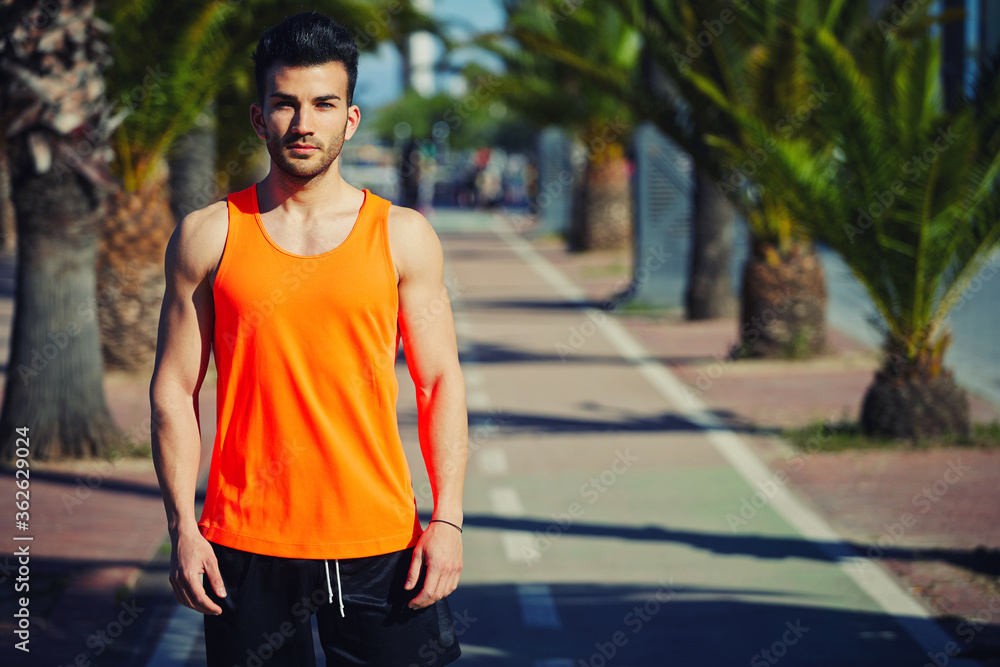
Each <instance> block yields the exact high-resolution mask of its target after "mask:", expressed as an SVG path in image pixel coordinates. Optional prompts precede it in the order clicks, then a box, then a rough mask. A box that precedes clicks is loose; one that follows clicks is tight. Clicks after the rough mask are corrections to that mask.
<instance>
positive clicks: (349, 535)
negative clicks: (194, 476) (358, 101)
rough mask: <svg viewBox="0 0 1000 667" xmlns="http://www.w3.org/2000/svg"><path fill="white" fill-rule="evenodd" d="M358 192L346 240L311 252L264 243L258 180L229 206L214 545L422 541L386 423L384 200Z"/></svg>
mask: <svg viewBox="0 0 1000 667" xmlns="http://www.w3.org/2000/svg"><path fill="white" fill-rule="evenodd" d="M364 194H365V198H364V203H363V204H362V206H361V211H360V213H359V215H358V218H357V221H356V222H355V224H354V227H353V228H352V230H351V232H350V234H349V235H348V237H347V239H346V240H344V242H343V243H341V244H340V245H339V246H337V247H336V248H334V249H333V250H330V251H328V252H325V253H323V254H320V255H313V256H302V255H296V254H293V253H290V252H287V251H285V250H283V249H282V248H281V247H279V246H278V245H277V244H276V243H275V242H274V241H273V240H272V239H271V238H270V236H268V234H267V230H266V229H265V228H264V224H263V222H262V221H261V218H260V212H259V208H258V206H257V187H256V185H254V186H251V187H250V188H248V189H246V190H243V191H241V192H237V193H234V194H231V195H229V197H228V202H229V232H228V234H227V237H226V246H225V249H224V250H223V255H222V260H221V262H220V264H219V269H218V273H217V275H216V278H215V284H214V288H213V294H214V297H215V333H214V346H213V350H214V355H215V365H216V369H217V370H218V392H217V396H216V403H217V408H218V430H217V433H216V437H215V449H214V452H213V454H212V467H211V472H210V475H209V482H208V492H207V495H206V498H205V506H204V509H203V510H202V514H201V519H200V521H199V523H198V525H199V527H200V529H201V532H202V534H203V535H204V536H205V537H206V538H207V539H208V540H210V541H212V542H216V543H218V544H221V545H224V546H228V547H232V548H234V549H241V550H243V551H250V552H253V553H258V554H266V555H271V556H284V557H290V558H330V559H332V558H356V557H362V556H374V555H378V554H384V553H389V552H392V551H399V550H401V549H405V548H407V547H410V546H413V545H414V544H416V542H417V538H418V537H419V536H420V533H421V527H420V522H419V520H418V518H417V510H416V502H415V500H414V495H413V487H412V484H411V482H410V471H409V468H408V466H407V463H406V458H405V456H404V453H403V448H402V443H401V442H400V437H399V428H398V425H397V422H396V397H397V395H398V393H399V387H398V384H397V382H396V374H395V369H394V365H395V359H396V350H397V346H398V343H399V331H398V328H397V321H396V315H397V306H398V292H397V286H396V277H395V271H394V269H393V264H392V259H391V256H390V253H389V238H388V230H387V226H388V212H389V202H387V201H386V200H384V199H381V198H379V197H377V196H375V195H373V194H372V193H370V192H368V191H367V190H365V191H364Z"/></svg>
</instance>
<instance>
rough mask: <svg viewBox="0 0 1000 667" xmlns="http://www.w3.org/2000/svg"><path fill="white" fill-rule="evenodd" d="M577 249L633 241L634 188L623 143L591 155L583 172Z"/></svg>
mask: <svg viewBox="0 0 1000 667" xmlns="http://www.w3.org/2000/svg"><path fill="white" fill-rule="evenodd" d="M580 197H581V199H580V202H579V206H580V208H579V211H580V215H579V216H578V217H577V216H574V219H575V220H577V221H578V227H577V229H576V231H575V234H574V241H575V243H574V244H573V245H574V249H576V250H582V251H586V250H619V249H622V248H628V247H629V246H630V245H631V244H632V192H631V184H630V173H629V163H628V160H626V159H625V150H624V148H623V147H622V145H621V144H618V143H612V144H609V145H608V146H607V147H606V148H605V150H604V151H603V152H602V153H601V154H599V155H591V156H590V159H589V161H588V162H587V164H586V167H585V169H584V172H583V189H582V191H581V192H580Z"/></svg>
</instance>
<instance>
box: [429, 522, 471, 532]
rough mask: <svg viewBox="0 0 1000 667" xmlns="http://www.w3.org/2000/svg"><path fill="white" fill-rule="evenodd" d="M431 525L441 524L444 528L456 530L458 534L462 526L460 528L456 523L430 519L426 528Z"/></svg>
mask: <svg viewBox="0 0 1000 667" xmlns="http://www.w3.org/2000/svg"><path fill="white" fill-rule="evenodd" d="M432 523H443V524H445V525H446V526H451V527H452V528H456V529H457V530H458V532H460V533H461V532H462V526H460V525H459V524H457V523H453V522H451V521H447V520H445V519H431V520H430V521H428V522H427V526H428V527H430V525H431V524H432Z"/></svg>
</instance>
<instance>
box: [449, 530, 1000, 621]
mask: <svg viewBox="0 0 1000 667" xmlns="http://www.w3.org/2000/svg"><path fill="white" fill-rule="evenodd" d="M464 525H465V526H470V527H476V528H488V529H493V530H512V531H523V532H530V533H535V534H538V535H550V534H551V533H552V532H553V531H556V532H557V534H558V535H560V536H562V535H567V536H577V537H596V538H613V539H621V540H636V541H640V542H673V543H676V544H684V545H687V546H690V547H694V548H696V549H702V550H704V551H709V552H711V553H713V554H720V555H730V556H732V555H739V556H752V557H754V558H762V559H782V558H803V559H809V560H820V561H827V562H840V561H844V560H847V559H849V558H859V557H861V558H863V557H865V556H866V555H867V556H868V557H869V558H871V559H872V560H882V559H887V560H898V561H911V560H924V561H926V560H937V561H942V562H946V563H951V564H952V565H956V566H958V567H961V568H965V569H967V570H971V571H974V572H981V573H983V574H997V562H996V560H995V559H991V558H985V557H981V550H975V549H943V548H930V549H919V550H916V549H910V548H907V547H902V546H888V547H876V546H874V545H870V544H858V543H855V542H847V541H845V542H818V541H812V540H806V539H803V538H799V537H779V536H770V535H741V534H738V533H737V534H731V535H725V534H720V533H704V532H698V531H693V530H675V529H671V528H664V527H662V526H626V525H622V524H609V523H591V522H582V521H576V522H574V523H571V524H566V523H559V522H556V521H554V520H548V521H546V520H544V519H532V518H527V517H502V516H494V515H491V514H466V515H465V522H464ZM845 547H846V548H845ZM866 563H867V562H866V561H860V562H859V565H858V567H861V568H864V567H867V566H868V565H867V564H866ZM998 618H1000V616H998Z"/></svg>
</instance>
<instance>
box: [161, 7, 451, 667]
mask: <svg viewBox="0 0 1000 667" xmlns="http://www.w3.org/2000/svg"><path fill="white" fill-rule="evenodd" d="M254 61H255V64H256V78H257V87H258V95H259V104H254V105H252V107H251V109H250V118H251V122H252V123H253V126H254V129H255V130H256V131H257V133H258V135H259V136H260V137H261V138H262V139H264V141H265V142H266V144H267V149H268V152H269V153H270V156H271V168H270V173H269V174H268V175H267V177H266V178H264V179H263V180H262V181H261V182H260V183H257V184H256V185H254V186H252V187H250V188H248V189H246V190H243V191H241V192H236V193H233V194H231V195H229V196H228V197H227V198H226V199H225V200H223V201H220V202H217V203H215V204H212V205H210V206H208V207H207V208H204V209H202V210H200V211H196V212H194V213H192V214H190V215H189V216H187V217H186V218H185V219H184V220H183V221H182V222H181V224H180V225H179V226H178V228H177V230H176V231H175V232H174V234H173V237H172V238H171V240H170V243H169V245H168V248H167V257H166V275H167V289H166V294H165V296H164V301H163V310H162V313H161V316H160V331H159V341H158V350H157V358H156V369H155V371H154V373H153V380H152V384H151V386H150V400H151V404H152V408H153V412H154V420H153V422H154V425H155V428H154V431H153V451H154V461H155V464H156V471H157V475H158V476H159V480H160V487H161V490H162V492H163V498H164V504H165V506H166V513H167V524H168V527H169V531H170V537H171V542H172V555H171V567H170V582H171V584H172V585H173V588H174V592H175V594H176V596H177V599H178V600H179V601H180V602H181V603H182V604H184V605H186V606H188V607H191V608H192V609H195V610H197V611H200V612H202V613H203V614H205V640H206V650H207V655H208V662H209V664H210V665H212V666H213V667H214V666H216V665H218V666H220V667H222V666H224V667H231V666H232V665H253V664H260V663H261V662H263V663H266V664H268V665H274V666H276V665H313V664H314V658H313V656H314V649H313V645H312V632H311V629H310V618H311V616H312V614H313V613H315V615H316V619H317V624H318V627H319V636H320V640H321V644H322V648H323V650H324V652H325V654H326V656H327V663H328V664H330V665H348V664H350V665H359V664H362V665H382V666H390V665H391V666H398V665H430V664H433V665H444V664H448V663H449V662H452V661H453V660H455V659H456V658H457V657H458V655H459V647H458V643H457V641H456V638H455V633H454V629H453V626H452V619H451V613H450V611H449V609H448V606H447V601H446V600H445V599H444V598H445V596H447V595H448V594H449V593H451V592H452V591H453V590H454V589H455V587H456V586H457V584H458V578H459V573H460V571H461V569H462V542H461V535H460V533H461V525H462V519H463V515H462V485H463V480H464V474H465V464H466V460H467V456H468V428H467V415H466V408H465V385H464V382H463V379H462V373H461V369H460V368H459V364H458V355H457V350H456V344H455V333H454V323H453V320H452V316H451V310H450V305H449V302H448V296H447V291H446V289H445V287H444V281H443V276H442V272H443V268H442V265H443V258H442V252H441V245H440V242H439V241H438V239H437V236H436V234H435V233H434V230H433V229H432V228H431V226H430V225H429V224H428V222H427V221H426V220H425V219H424V218H423V216H421V215H420V214H419V213H417V212H415V211H412V210H409V209H406V208H400V207H396V206H390V205H389V203H388V202H387V201H385V200H383V199H380V198H379V197H377V196H375V195H374V194H372V193H371V192H368V191H367V190H358V189H356V188H354V187H352V186H351V185H349V184H348V183H347V182H345V181H344V179H343V178H342V177H341V175H340V171H339V159H338V158H339V155H340V150H341V147H342V146H343V143H344V141H346V140H349V139H350V138H351V136H352V135H353V134H354V132H355V131H356V130H357V127H358V123H359V122H360V118H361V116H360V111H359V110H358V107H357V106H354V105H353V103H352V96H353V92H354V84H355V80H356V77H357V62H358V52H357V46H356V45H355V43H354V40H353V38H352V37H351V35H350V33H349V32H348V31H347V30H346V29H345V28H343V27H342V26H340V25H338V24H337V23H335V22H333V21H332V20H330V19H328V18H326V17H324V16H322V15H320V14H316V13H311V14H298V15H295V16H291V17H289V18H287V19H285V20H284V21H283V22H282V23H281V24H279V25H277V26H275V27H273V28H270V29H268V30H267V31H266V32H265V33H264V34H263V36H262V37H261V40H260V43H259V44H258V46H257V49H256V51H255V52H254ZM432 313H437V314H436V315H433V314H432ZM400 338H402V341H403V345H404V347H405V349H406V360H407V366H408V368H409V370H410V374H411V376H412V377H413V380H414V383H415V385H416V390H417V407H418V411H419V437H420V446H421V450H422V452H423V455H424V460H425V462H426V465H427V469H428V473H429V475H430V478H431V483H432V488H433V491H434V515H433V518H432V520H431V522H430V523H429V524H428V526H427V528H426V529H423V528H422V526H421V524H420V522H419V520H418V517H417V511H416V503H415V500H414V496H413V490H412V485H411V482H410V474H409V469H408V468H407V464H406V460H405V458H404V455H403V450H402V446H401V443H400V437H399V430H398V426H397V423H396V410H395V405H396V397H397V393H398V385H397V383H396V376H395V371H394V361H395V358H396V351H397V349H398V348H397V346H398V344H399V340H400ZM210 350H211V351H213V352H214V357H215V365H216V369H217V370H218V392H217V405H218V432H217V434H216V439H215V448H214V452H213V456H212V466H211V472H210V477H209V484H208V491H207V495H206V498H205V506H204V510H203V511H202V514H201V518H200V519H199V520H196V519H195V512H194V497H195V485H196V478H197V471H198V460H199V451H200V444H199V443H200V438H199V423H198V411H197V405H198V392H199V388H200V387H201V384H202V381H203V379H204V377H205V372H206V369H207V366H208V359H209V352H210Z"/></svg>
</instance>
